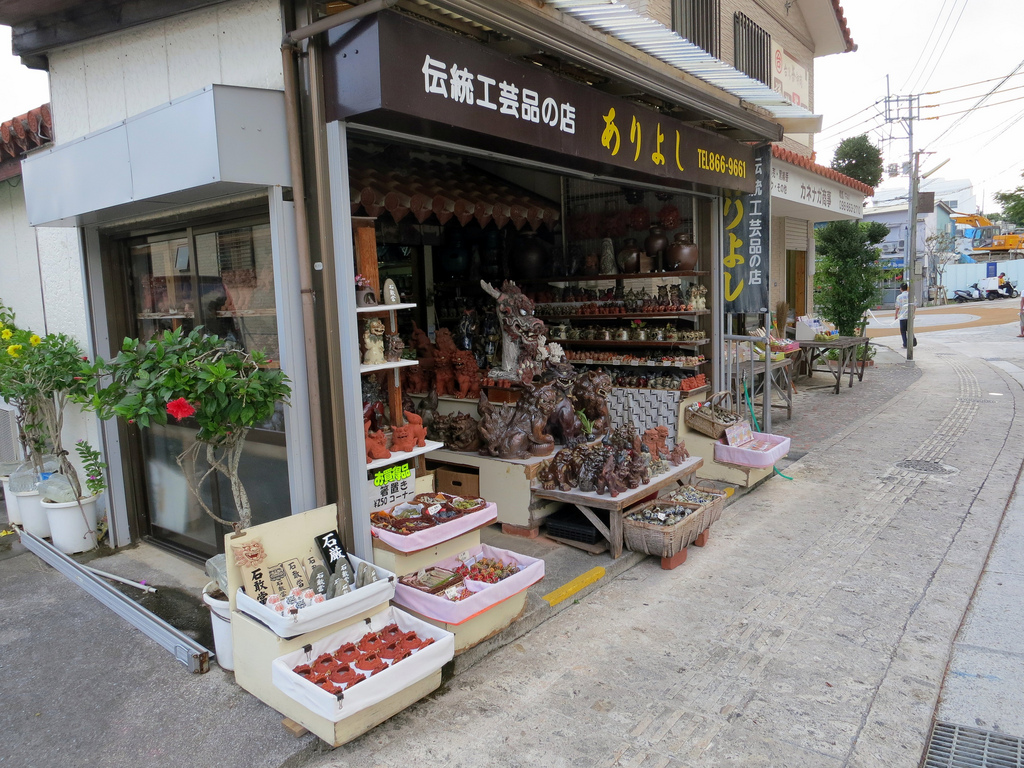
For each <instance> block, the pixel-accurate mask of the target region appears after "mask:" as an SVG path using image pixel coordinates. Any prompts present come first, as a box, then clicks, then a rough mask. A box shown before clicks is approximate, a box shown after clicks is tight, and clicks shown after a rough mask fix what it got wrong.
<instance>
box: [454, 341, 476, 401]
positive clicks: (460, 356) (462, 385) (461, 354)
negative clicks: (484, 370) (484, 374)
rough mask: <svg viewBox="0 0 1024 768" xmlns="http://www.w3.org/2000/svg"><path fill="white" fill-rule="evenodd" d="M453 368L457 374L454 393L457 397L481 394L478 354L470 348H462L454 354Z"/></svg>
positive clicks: (474, 396) (472, 396)
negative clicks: (477, 363)
mask: <svg viewBox="0 0 1024 768" xmlns="http://www.w3.org/2000/svg"><path fill="white" fill-rule="evenodd" d="M452 370H453V372H454V375H455V386H454V392H453V394H454V395H455V396H456V397H467V398H473V399H474V400H475V399H476V398H477V397H479V396H480V369H479V368H478V367H477V365H476V356H475V355H474V354H473V353H472V352H470V351H469V350H468V349H460V350H459V351H457V352H456V353H455V354H454V355H453V356H452Z"/></svg>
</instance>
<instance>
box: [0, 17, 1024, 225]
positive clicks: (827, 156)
mask: <svg viewBox="0 0 1024 768" xmlns="http://www.w3.org/2000/svg"><path fill="white" fill-rule="evenodd" d="M795 1H796V2H797V3H799V2H800V0H795ZM842 6H843V9H844V11H845V13H846V17H847V22H848V24H849V27H850V30H851V32H852V34H853V39H854V41H855V42H856V43H857V45H858V50H857V51H856V52H855V53H843V54H836V55H833V56H826V57H823V58H820V59H818V60H817V61H816V63H815V102H814V106H815V112H817V113H819V114H821V115H823V116H824V118H825V124H824V129H823V131H822V132H821V133H820V134H819V135H818V138H817V139H816V142H815V149H816V151H817V161H818V162H819V163H821V164H823V165H828V163H829V161H830V160H831V158H832V154H833V152H834V150H835V146H836V145H837V144H838V143H839V141H840V140H842V139H843V138H846V137H848V136H854V135H857V134H859V133H865V132H867V133H868V134H869V135H870V136H871V138H872V140H873V141H874V142H875V143H876V144H879V145H880V146H881V147H882V150H883V153H884V156H885V160H886V162H887V163H890V162H896V163H900V164H902V163H903V162H904V161H906V160H907V159H908V154H907V153H908V146H907V131H906V127H905V124H902V123H891V124H887V123H885V121H884V119H883V117H882V101H883V100H884V99H885V95H886V76H887V75H888V76H889V79H888V83H889V89H890V91H891V93H892V94H902V95H909V94H922V96H921V100H920V103H921V107H922V108H921V117H922V118H931V117H937V118H940V119H935V120H932V119H922V120H919V121H916V122H915V125H914V145H915V148H917V149H924V150H927V151H929V152H933V153H934V154H931V155H925V156H922V160H921V167H922V170H924V171H927V170H928V169H930V168H932V167H934V166H935V165H937V164H938V163H940V162H941V161H943V160H946V159H948V160H949V162H948V163H947V164H946V165H945V166H944V167H943V168H942V169H941V170H940V171H938V172H937V173H936V174H935V177H936V178H947V179H956V178H968V179H970V180H971V181H972V182H973V184H974V193H975V196H976V197H977V198H978V200H979V201H980V200H981V199H982V195H983V194H984V200H985V202H984V208H985V210H986V211H992V210H995V209H996V208H997V206H996V205H995V204H994V203H993V198H992V195H993V193H994V192H998V191H1008V190H1012V189H1013V188H1015V187H1017V186H1019V185H1021V184H1024V180H1022V179H1021V176H1020V174H1021V170H1022V169H1024V66H1021V65H1022V64H1024V61H1022V60H1024V46H1022V45H1021V40H1022V37H1021V36H1022V31H1024V3H1021V1H1020V0H842ZM10 45H11V32H10V29H9V28H7V27H0V120H6V119H9V118H11V117H14V116H15V115H18V114H21V113H23V112H27V111H28V110H29V109H32V108H34V107H37V106H39V105H40V104H43V103H45V102H46V101H48V100H49V91H48V85H47V78H46V74H45V73H43V72H38V71H35V70H29V69H27V68H25V67H23V66H21V64H20V62H19V60H18V59H16V58H14V57H12V56H11V55H10ZM1017 67H1020V70H1019V71H1018V73H1017V74H1016V75H1015V76H1013V77H1010V78H1009V80H1008V81H1007V82H1005V83H1003V84H1000V82H999V78H1002V77H1005V76H1007V75H1009V74H1010V73H1012V72H1013V71H1014V70H1015V69H1016V68H1017ZM980 81H987V82H980ZM972 83H975V84H974V85H969V84H972ZM959 86H967V87H959ZM996 86H999V91H997V92H996V93H994V94H992V95H991V96H990V97H989V98H988V100H987V102H985V103H986V104H990V105H994V106H984V107H981V108H978V109H976V110H975V111H974V112H973V113H972V114H968V115H961V114H954V113H960V112H964V111H967V110H970V109H971V107H973V106H974V105H975V104H976V102H977V101H978V100H979V99H981V98H982V97H984V96H985V95H986V93H987V92H988V91H989V90H991V89H992V88H994V87H996ZM930 91H939V92H938V93H928V92H930ZM875 102H878V105H877V106H872V105H873V104H875ZM998 102H1007V103H1005V104H1003V105H998ZM848 118H849V119H848ZM958 120H959V121H960V122H959V124H957V125H955V126H954V123H955V122H956V121H958ZM943 134H945V135H943ZM906 181H907V179H906V177H901V178H899V179H893V180H891V181H886V182H885V185H891V186H906Z"/></svg>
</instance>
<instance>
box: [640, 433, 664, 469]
mask: <svg viewBox="0 0 1024 768" xmlns="http://www.w3.org/2000/svg"><path fill="white" fill-rule="evenodd" d="M667 440H668V427H666V426H665V425H664V424H662V425H661V426H658V427H653V428H652V429H648V430H647V431H646V432H644V436H643V438H642V441H643V444H644V446H645V447H646V448H647V450H648V451H650V452H651V459H652V460H654V461H658V460H659V459H661V458H662V457H667V456H668V447H667V446H666V445H665V443H666V441H667Z"/></svg>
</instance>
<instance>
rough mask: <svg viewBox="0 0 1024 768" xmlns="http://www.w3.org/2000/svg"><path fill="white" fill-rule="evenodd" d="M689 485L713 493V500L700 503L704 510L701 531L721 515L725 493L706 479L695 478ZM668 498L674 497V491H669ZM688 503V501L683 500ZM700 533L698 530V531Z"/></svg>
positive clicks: (716, 520)
mask: <svg viewBox="0 0 1024 768" xmlns="http://www.w3.org/2000/svg"><path fill="white" fill-rule="evenodd" d="M691 485H692V486H693V487H694V488H696V489H697V490H698V491H703V492H704V493H712V494H714V495H715V497H716V498H715V500H714V501H709V502H707V503H706V504H703V505H701V506H702V507H703V510H704V522H703V523H702V524H701V531H703V530H704V529H706V528H710V527H711V526H712V525H713V524H714V523H717V522H718V521H719V520H720V519H721V517H722V510H724V509H725V500H726V498H727V497H726V495H725V494H724V493H723V492H722V491H721V490H720V489H719V488H718V487H716V486H715V485H713V484H711V483H709V482H707V481H706V480H697V481H696V482H694V483H691ZM668 498H670V499H674V498H675V492H673V493H670V494H669V495H668ZM684 503H687V504H689V503H690V502H684ZM698 533H700V531H698Z"/></svg>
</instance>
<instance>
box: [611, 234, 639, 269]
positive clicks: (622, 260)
mask: <svg viewBox="0 0 1024 768" xmlns="http://www.w3.org/2000/svg"><path fill="white" fill-rule="evenodd" d="M616 261H618V264H619V271H620V272H633V273H635V272H639V271H640V248H639V247H638V246H637V244H636V240H634V239H633V238H631V237H629V238H626V242H625V243H624V244H623V246H622V250H620V251H619V255H618V256H617V257H616Z"/></svg>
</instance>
